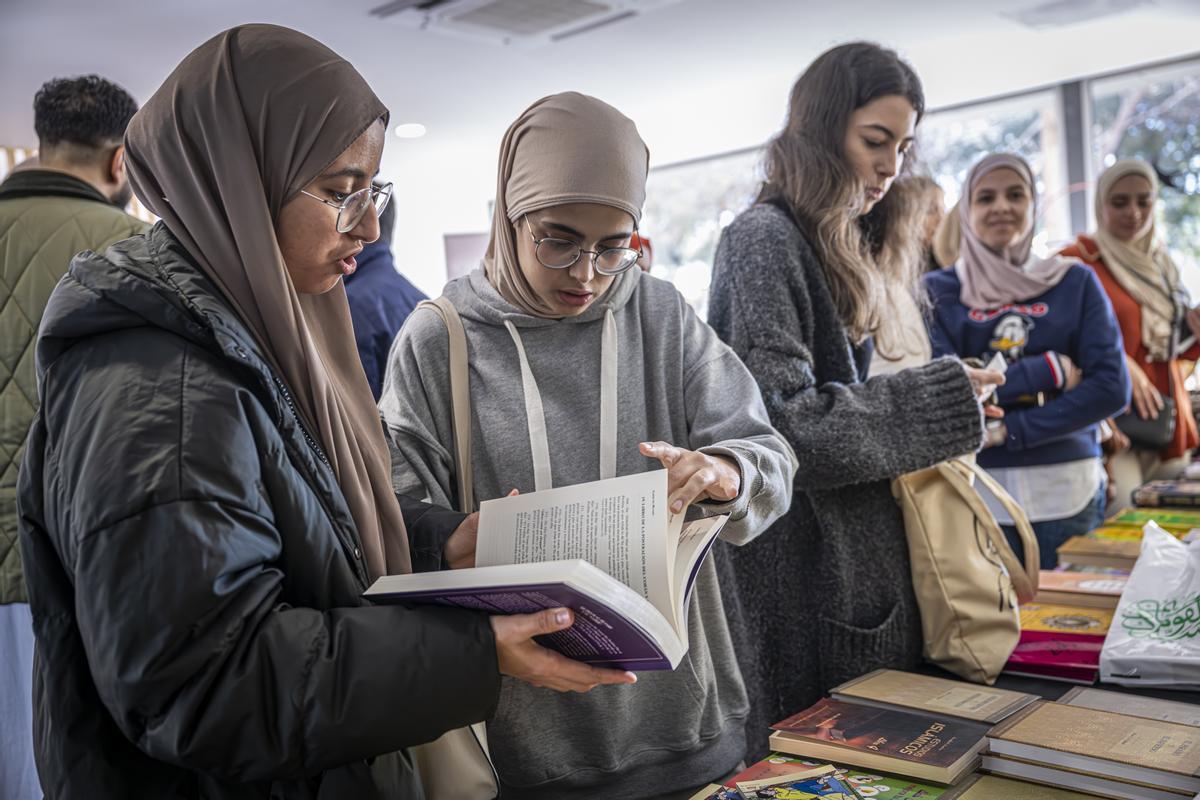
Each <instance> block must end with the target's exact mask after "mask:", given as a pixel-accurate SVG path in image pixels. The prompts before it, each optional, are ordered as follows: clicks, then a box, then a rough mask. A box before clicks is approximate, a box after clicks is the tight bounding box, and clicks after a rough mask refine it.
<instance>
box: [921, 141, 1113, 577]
mask: <svg viewBox="0 0 1200 800" xmlns="http://www.w3.org/2000/svg"><path fill="white" fill-rule="evenodd" d="M1036 212H1037V186H1036V181H1035V180H1034V177H1033V171H1032V170H1031V169H1030V167H1029V164H1028V163H1027V162H1026V161H1025V159H1023V158H1021V157H1020V156H1017V155H1013V154H1010V153H993V154H990V155H987V156H984V157H983V158H982V159H980V160H979V161H978V162H976V164H975V165H974V166H973V167H971V170H970V171H969V172H968V173H967V180H966V183H965V184H964V185H963V190H962V197H961V198H960V199H959V201H958V213H959V223H960V228H961V230H962V246H961V253H960V255H959V258H958V261H957V262H955V264H954V267H953V268H952V269H945V270H939V271H938V272H931V273H929V274H928V275H927V276H926V277H925V284H926V286H927V287H928V288H929V294H930V297H931V299H932V301H933V304H934V319H933V323H932V324H931V326H930V332H931V335H932V338H933V349H934V352H935V353H939V354H955V355H958V356H960V357H962V358H968V357H971V358H979V359H982V360H983V361H990V360H991V359H992V358H993V357H995V356H996V355H1000V356H1001V357H1003V358H1004V359H1005V360H1006V361H1007V362H1008V372H1007V376H1008V381H1007V383H1006V384H1005V385H1004V386H1003V387H1001V388H1000V390H999V391H998V392H997V394H996V399H997V401H998V402H999V403H1000V405H1001V407H1003V408H1004V410H1005V416H1004V419H1003V420H1001V421H1000V422H998V423H996V426H995V429H994V430H992V431H990V432H989V445H990V446H989V447H988V448H987V449H986V450H984V451H983V452H982V453H980V455H979V463H980V466H983V467H985V468H986V469H987V470H988V471H989V472H990V473H991V474H992V476H993V477H995V478H996V480H997V481H999V482H1000V483H1001V484H1002V485H1003V486H1004V487H1005V488H1006V489H1007V490H1008V492H1009V494H1011V495H1012V496H1013V498H1014V499H1015V500H1016V501H1017V502H1018V503H1019V504H1020V505H1021V507H1022V509H1023V510H1024V511H1025V514H1026V515H1027V516H1028V517H1029V521H1030V522H1031V523H1032V524H1033V529H1034V533H1036V534H1037V538H1038V544H1039V545H1040V550H1041V556H1042V568H1043V569H1050V568H1052V567H1053V566H1054V565H1055V563H1056V556H1055V551H1056V550H1057V549H1058V547H1059V545H1061V544H1062V543H1063V542H1065V541H1066V540H1067V539H1068V538H1069V537H1071V536H1075V535H1078V534H1083V533H1087V532H1088V531H1090V530H1091V529H1092V528H1095V527H1097V526H1098V525H1099V524H1100V523H1101V521H1103V519H1104V507H1105V501H1106V497H1105V491H1104V489H1105V479H1104V471H1103V468H1102V464H1101V462H1100V431H1099V424H1100V423H1101V422H1102V421H1103V420H1104V419H1106V418H1107V417H1109V416H1111V415H1112V414H1115V413H1116V412H1118V411H1120V409H1121V408H1122V407H1123V406H1124V405H1125V403H1127V402H1128V400H1129V379H1128V375H1127V373H1126V371H1125V365H1124V358H1123V357H1122V353H1121V333H1120V331H1119V330H1118V328H1117V323H1116V320H1114V319H1113V314H1112V307H1111V306H1110V305H1109V302H1108V298H1106V297H1105V295H1104V291H1103V290H1102V289H1101V288H1100V284H1099V281H1097V280H1096V277H1095V275H1093V274H1092V272H1091V271H1090V270H1088V269H1087V268H1086V267H1084V266H1083V265H1082V264H1079V263H1078V262H1076V261H1074V260H1073V259H1067V258H1062V257H1058V256H1052V257H1050V258H1042V257H1039V256H1038V255H1037V254H1036V253H1034V252H1033V250H1032V243H1033V236H1034V230H1035V227H1036V226H1035V221H1036V219H1037V213H1036ZM985 500H986V501H987V502H988V505H989V507H990V508H991V510H992V513H993V514H995V515H996V518H997V520H999V521H1000V523H1001V524H1002V525H1004V526H1006V530H1007V532H1008V535H1009V537H1010V540H1011V541H1014V542H1015V536H1016V534H1015V531H1014V530H1013V529H1012V525H1013V520H1012V519H1011V518H1010V517H1009V515H1008V512H1007V511H1006V510H1005V509H1004V508H1003V507H1002V506H1001V505H1000V504H999V503H998V502H997V501H995V500H994V498H992V497H991V495H990V494H989V495H986V496H985Z"/></svg>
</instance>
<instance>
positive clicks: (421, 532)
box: [396, 493, 467, 572]
mask: <svg viewBox="0 0 1200 800" xmlns="http://www.w3.org/2000/svg"><path fill="white" fill-rule="evenodd" d="M396 499H398V500H399V501H400V513H401V514H403V515H404V526H405V528H407V529H408V548H409V552H410V553H411V555H412V566H413V572H436V571H437V570H440V569H447V568H448V567H449V565H448V564H447V563H446V561H445V558H444V555H445V550H446V540H447V539H449V538H450V534H452V533H454V531H455V530H457V528H458V526H459V525H461V524H462V522H463V520H465V519H466V518H467V515H466V514H463V513H461V512H459V511H453V510H451V509H448V508H442V507H441V506H435V505H433V504H432V503H426V502H423V501H421V500H417V499H416V498H414V497H409V496H408V495H405V494H399V493H397V495H396Z"/></svg>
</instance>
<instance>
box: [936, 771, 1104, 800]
mask: <svg viewBox="0 0 1200 800" xmlns="http://www.w3.org/2000/svg"><path fill="white" fill-rule="evenodd" d="M959 800H1095V795H1091V794H1080V793H1079V792H1072V791H1071V790H1069V789H1056V788H1053V787H1050V786H1043V785H1040V784H1036V783H1026V782H1025V781H1014V780H1012V779H1010V778H1001V777H1000V776H999V775H984V776H982V777H980V778H979V780H977V781H975V783H974V784H973V785H972V786H971V787H970V788H969V789H967V790H966V791H965V792H963V793H962V795H961V796H960V798H959Z"/></svg>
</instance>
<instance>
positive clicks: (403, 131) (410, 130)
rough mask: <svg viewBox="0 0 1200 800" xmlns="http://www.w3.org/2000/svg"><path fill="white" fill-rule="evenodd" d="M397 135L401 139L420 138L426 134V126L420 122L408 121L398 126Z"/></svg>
mask: <svg viewBox="0 0 1200 800" xmlns="http://www.w3.org/2000/svg"><path fill="white" fill-rule="evenodd" d="M396 135H397V136H399V137H400V138H401V139H420V138H421V137H422V136H424V135H425V126H424V125H422V124H421V123H419V122H406V123H404V124H403V125H397V126H396Z"/></svg>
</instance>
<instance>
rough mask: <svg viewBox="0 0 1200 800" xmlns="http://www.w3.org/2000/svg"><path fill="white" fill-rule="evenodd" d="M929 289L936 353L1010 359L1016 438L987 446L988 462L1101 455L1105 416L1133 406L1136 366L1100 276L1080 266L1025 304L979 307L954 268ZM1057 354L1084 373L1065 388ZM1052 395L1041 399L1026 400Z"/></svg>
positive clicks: (1011, 433)
mask: <svg viewBox="0 0 1200 800" xmlns="http://www.w3.org/2000/svg"><path fill="white" fill-rule="evenodd" d="M925 287H926V289H928V291H929V294H930V296H931V298H932V300H933V304H934V311H933V319H932V320H931V321H930V331H929V333H930V338H931V340H932V342H933V354H934V355H935V356H939V355H957V356H960V357H962V358H966V357H970V356H975V357H978V358H981V359H983V361H984V363H985V364H986V363H987V362H988V361H990V360H991V358H992V355H993V354H994V353H1002V354H1003V355H1004V357H1005V358H1006V359H1007V360H1008V362H1009V367H1008V373H1007V375H1006V378H1007V382H1006V383H1005V385H1004V386H1002V387H1001V388H1000V390H999V391H998V392H997V395H996V397H997V400H998V401H999V403H1000V405H1001V407H1003V408H1004V412H1005V416H1004V422H1005V425H1006V427H1007V428H1008V439H1007V440H1006V441H1005V443H1004V446H997V447H989V448H988V449H986V450H983V451H982V452H980V453H979V463H980V465H981V466H983V467H986V468H993V469H994V468H1003V467H1026V466H1034V465H1041V464H1062V463H1065V462H1068V461H1077V460H1079V459H1084V458H1089V457H1098V456H1099V455H1100V443H1099V436H1098V435H1097V425H1098V423H1099V422H1100V421H1101V420H1103V419H1106V418H1107V417H1111V416H1114V415H1115V414H1118V413H1120V412H1121V410H1122V409H1124V408H1125V406H1127V405H1128V404H1129V388H1130V385H1129V373H1128V371H1127V370H1126V367H1125V350H1124V348H1123V346H1122V342H1121V330H1120V328H1118V327H1117V322H1116V319H1115V317H1114V316H1113V311H1112V306H1111V305H1110V304H1109V302H1108V297H1107V296H1106V295H1105V294H1104V290H1103V289H1102V288H1101V287H1100V282H1099V281H1098V280H1097V279H1096V276H1095V274H1093V273H1092V271H1091V270H1089V269H1088V268H1087V267H1084V266H1082V265H1079V264H1076V265H1075V266H1073V267H1071V268H1070V269H1069V270H1067V272H1066V274H1065V275H1063V278H1062V280H1061V281H1059V282H1058V284H1057V285H1055V286H1054V287H1053V288H1052V289H1050V290H1049V291H1047V292H1044V293H1043V294H1041V295H1038V296H1037V297H1033V298H1030V299H1029V300H1026V301H1025V302H1023V303H1017V304H1013V305H1007V306H1002V307H1000V308H995V309H971V308H967V307H966V306H965V305H963V303H962V301H961V300H959V290H960V283H959V280H958V274H957V273H956V272H955V271H954V270H953V269H943V270H938V271H936V272H931V273H929V274H927V275H926V276H925ZM1055 354H1061V355H1065V356H1067V357H1068V358H1070V359H1071V360H1072V361H1073V362H1075V364H1076V365H1077V366H1078V367H1079V369H1080V370H1081V371H1082V372H1083V379H1082V380H1081V381H1080V383H1079V385H1078V386H1076V387H1075V388H1074V389H1072V390H1070V391H1067V392H1063V391H1061V389H1062V386H1063V379H1064V376H1063V373H1062V370H1061V367H1060V365H1059V363H1058V360H1057V359H1056V358H1055V357H1054V356H1055ZM1038 392H1043V393H1044V394H1045V398H1046V402H1045V404H1044V405H1043V406H1041V407H1036V406H1030V405H1029V404H1028V403H1024V404H1023V403H1021V402H1020V401H1021V400H1022V399H1023V398H1030V397H1033V396H1036V394H1037V393H1038Z"/></svg>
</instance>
